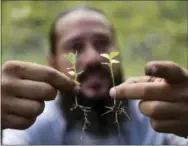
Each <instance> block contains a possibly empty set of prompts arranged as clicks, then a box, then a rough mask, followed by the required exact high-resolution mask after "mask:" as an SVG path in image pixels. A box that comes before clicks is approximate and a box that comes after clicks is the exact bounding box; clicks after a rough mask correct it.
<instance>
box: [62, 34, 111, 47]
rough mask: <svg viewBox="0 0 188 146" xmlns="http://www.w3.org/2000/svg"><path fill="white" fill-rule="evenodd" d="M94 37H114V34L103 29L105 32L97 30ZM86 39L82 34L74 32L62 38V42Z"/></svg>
mask: <svg viewBox="0 0 188 146" xmlns="http://www.w3.org/2000/svg"><path fill="white" fill-rule="evenodd" d="M92 37H95V38H96V37H105V38H106V37H109V38H112V34H111V33H110V32H107V31H103V32H96V33H95V34H94V35H93V36H92ZM83 39H85V38H84V37H83V36H82V35H77V34H73V35H70V36H69V37H67V38H64V39H62V41H61V44H65V43H66V44H68V43H70V42H74V41H80V40H83Z"/></svg>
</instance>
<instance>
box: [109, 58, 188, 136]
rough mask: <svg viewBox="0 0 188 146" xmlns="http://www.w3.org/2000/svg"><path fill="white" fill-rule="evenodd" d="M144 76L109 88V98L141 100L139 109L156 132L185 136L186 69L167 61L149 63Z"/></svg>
mask: <svg viewBox="0 0 188 146" xmlns="http://www.w3.org/2000/svg"><path fill="white" fill-rule="evenodd" d="M146 75H147V76H143V77H135V78H131V79H129V80H127V81H126V82H125V83H122V84H120V85H119V86H117V87H115V88H113V89H111V90H110V94H111V96H112V97H114V98H117V99H140V100H141V101H140V103H139V109H140V111H141V112H142V113H143V114H144V115H146V116H148V117H149V118H150V120H151V125H152V127H153V129H154V130H155V131H157V132H163V133H173V134H176V135H179V136H184V137H187V136H188V70H186V69H184V68H182V67H180V66H179V65H177V64H175V63H173V62H169V61H164V62H162V61H161V62H150V63H148V64H147V65H146ZM114 89H115V90H114ZM115 91H116V92H115Z"/></svg>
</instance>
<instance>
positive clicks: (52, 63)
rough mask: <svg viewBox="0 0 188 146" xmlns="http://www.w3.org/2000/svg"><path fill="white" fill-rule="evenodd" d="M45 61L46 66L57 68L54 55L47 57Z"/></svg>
mask: <svg viewBox="0 0 188 146" xmlns="http://www.w3.org/2000/svg"><path fill="white" fill-rule="evenodd" d="M47 61H48V65H49V66H51V67H53V68H55V69H56V68H57V64H56V58H55V56H54V55H52V54H50V55H48V56H47Z"/></svg>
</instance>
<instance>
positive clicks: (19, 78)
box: [1, 61, 76, 129]
mask: <svg viewBox="0 0 188 146" xmlns="http://www.w3.org/2000/svg"><path fill="white" fill-rule="evenodd" d="M1 73H2V81H1V89H2V90H1V91H2V92H1V93H2V94H1V101H2V102H1V109H2V118H1V119H2V129H6V128H12V129H26V128H28V127H30V126H31V125H32V124H33V123H34V122H35V120H36V118H37V116H38V115H40V113H42V111H43V109H44V101H48V100H54V99H55V97H56V93H57V90H60V91H61V92H72V91H73V90H74V88H75V87H76V83H75V82H74V81H72V80H71V79H69V78H68V77H67V76H65V75H64V74H63V73H61V72H59V71H57V70H55V69H53V68H51V67H47V66H43V65H39V64H35V63H30V62H22V61H8V62H6V63H5V64H3V66H2V72H1Z"/></svg>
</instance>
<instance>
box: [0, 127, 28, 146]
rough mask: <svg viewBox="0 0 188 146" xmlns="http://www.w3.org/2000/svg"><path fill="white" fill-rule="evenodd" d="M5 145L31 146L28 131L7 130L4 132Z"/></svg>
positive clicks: (3, 141) (3, 140) (3, 142)
mask: <svg viewBox="0 0 188 146" xmlns="http://www.w3.org/2000/svg"><path fill="white" fill-rule="evenodd" d="M2 144H3V145H29V144H30V137H29V134H28V133H27V131H26V130H23V131H22V130H13V129H6V130H3V132H2Z"/></svg>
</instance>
